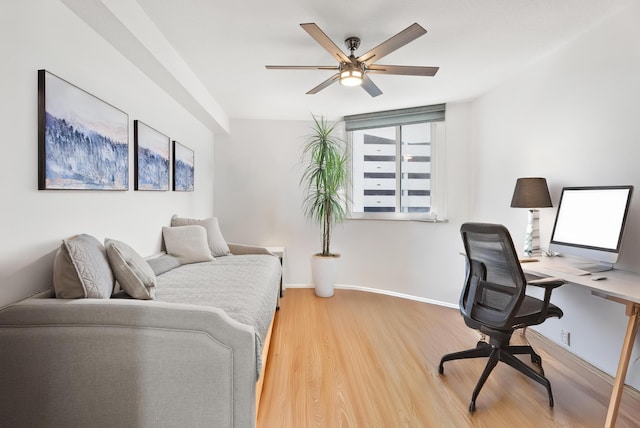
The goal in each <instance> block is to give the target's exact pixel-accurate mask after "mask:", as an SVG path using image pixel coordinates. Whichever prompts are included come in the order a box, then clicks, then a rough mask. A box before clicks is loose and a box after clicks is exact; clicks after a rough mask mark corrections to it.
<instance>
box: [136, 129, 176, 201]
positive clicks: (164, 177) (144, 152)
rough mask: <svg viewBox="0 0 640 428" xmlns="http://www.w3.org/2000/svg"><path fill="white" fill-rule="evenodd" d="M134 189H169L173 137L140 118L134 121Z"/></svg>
mask: <svg viewBox="0 0 640 428" xmlns="http://www.w3.org/2000/svg"><path fill="white" fill-rule="evenodd" d="M133 146H134V153H135V156H134V158H133V170H134V183H133V188H134V190H151V191H168V190H169V169H170V161H171V159H170V152H171V139H170V138H169V137H168V136H166V135H165V134H163V133H162V132H160V131H158V130H156V129H154V128H152V127H151V126H149V125H147V124H145V123H144V122H142V121H140V120H134V121H133Z"/></svg>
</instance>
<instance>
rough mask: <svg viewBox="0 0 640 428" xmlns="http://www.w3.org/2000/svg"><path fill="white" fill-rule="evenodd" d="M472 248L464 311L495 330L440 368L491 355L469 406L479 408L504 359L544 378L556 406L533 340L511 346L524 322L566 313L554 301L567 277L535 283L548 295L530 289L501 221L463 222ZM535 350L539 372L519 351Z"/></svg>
mask: <svg viewBox="0 0 640 428" xmlns="http://www.w3.org/2000/svg"><path fill="white" fill-rule="evenodd" d="M460 234H461V235H462V241H463V243H464V248H465V252H466V260H467V267H466V278H465V283H464V288H463V290H462V294H461V295H460V312H461V313H462V316H463V318H464V321H465V323H466V325H467V326H468V327H470V328H473V329H476V330H480V332H481V333H483V334H485V335H487V336H489V343H487V342H485V341H483V340H481V341H479V342H478V343H477V346H476V347H475V348H472V349H468V350H466V351H460V352H454V353H451V354H447V355H445V356H443V357H442V359H441V360H440V366H439V368H438V371H439V372H440V374H443V373H444V366H443V364H444V362H445V361H451V360H459V359H463V358H480V357H489V360H488V362H487V365H486V367H485V369H484V371H483V372H482V375H481V376H480V379H479V380H478V383H477V385H476V387H475V389H474V390H473V394H472V396H471V404H470V405H469V412H471V413H472V412H474V411H475V408H476V398H477V397H478V394H479V393H480V390H481V389H482V386H483V385H484V383H485V382H486V380H487V378H488V377H489V374H491V371H492V370H493V368H494V367H495V366H496V365H497V364H498V361H503V362H505V363H507V364H508V365H510V366H511V367H513V368H514V369H516V370H518V371H520V372H522V373H524V374H525V375H527V376H528V377H530V378H531V379H533V380H535V381H536V382H538V383H540V384H542V385H543V386H544V387H545V388H546V389H547V392H548V394H549V406H551V407H553V395H552V393H551V384H550V383H549V380H548V379H547V378H546V377H545V376H544V370H543V369H542V358H541V357H540V355H538V354H537V353H536V352H535V351H534V350H533V348H532V347H531V346H529V345H524V346H511V345H509V340H510V339H511V335H512V334H513V332H514V331H515V330H516V329H518V328H523V327H527V326H531V325H537V324H541V323H542V322H544V321H545V320H546V319H547V318H550V317H558V318H561V317H562V315H563V314H562V310H561V309H560V308H558V307H557V306H555V305H552V304H551V303H549V300H550V298H551V291H552V290H553V289H554V288H557V287H559V286H560V285H562V284H563V283H564V281H562V280H557V281H546V282H541V283H540V284H530V285H536V286H540V287H543V288H544V289H545V293H544V301H542V300H539V299H536V298H534V297H530V296H527V295H525V289H526V287H527V281H526V279H525V275H524V273H523V272H522V268H521V267H520V263H519V261H518V257H517V255H516V251H515V249H514V247H513V241H512V240H511V235H509V231H508V230H507V229H506V228H505V227H504V226H502V225H499V224H488V223H465V224H463V225H462V227H461V228H460ZM520 354H529V355H530V356H531V362H532V363H534V364H536V365H537V366H538V368H539V372H538V371H536V370H534V369H533V367H531V366H529V365H527V364H525V363H524V362H522V361H521V360H519V359H518V358H517V357H516V356H515V355H520Z"/></svg>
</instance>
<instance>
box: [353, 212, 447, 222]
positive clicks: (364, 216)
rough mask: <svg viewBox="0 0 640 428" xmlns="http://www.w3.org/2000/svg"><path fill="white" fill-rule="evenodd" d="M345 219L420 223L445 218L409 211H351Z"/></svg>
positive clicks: (443, 219)
mask: <svg viewBox="0 0 640 428" xmlns="http://www.w3.org/2000/svg"><path fill="white" fill-rule="evenodd" d="M347 220H391V221H417V222H421V223H446V222H447V219H446V218H438V217H435V216H434V217H432V216H427V215H416V214H409V213H351V214H350V216H349V217H348V218H347Z"/></svg>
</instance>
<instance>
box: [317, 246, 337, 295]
mask: <svg viewBox="0 0 640 428" xmlns="http://www.w3.org/2000/svg"><path fill="white" fill-rule="evenodd" d="M339 258H340V257H339V256H336V257H323V256H317V255H316V256H313V257H312V258H311V274H312V276H313V285H314V287H315V292H316V296H318V297H331V296H333V289H334V285H335V283H336V277H337V274H338V260H339Z"/></svg>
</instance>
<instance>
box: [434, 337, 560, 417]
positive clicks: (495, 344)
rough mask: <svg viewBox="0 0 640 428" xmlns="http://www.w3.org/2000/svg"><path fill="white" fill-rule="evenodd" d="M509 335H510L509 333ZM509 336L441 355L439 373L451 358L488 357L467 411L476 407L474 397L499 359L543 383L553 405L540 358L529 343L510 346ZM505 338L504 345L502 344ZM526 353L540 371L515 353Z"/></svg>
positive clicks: (549, 387)
mask: <svg viewBox="0 0 640 428" xmlns="http://www.w3.org/2000/svg"><path fill="white" fill-rule="evenodd" d="M509 337H510V335H509ZM509 337H506V338H505V337H501V338H500V339H502V340H498V341H494V340H493V339H492V340H491V342H492V343H491V344H489V343H487V342H484V341H479V342H478V344H477V345H476V347H475V348H472V349H467V350H466V351H459V352H453V353H450V354H447V355H445V356H443V357H442V359H441V360H440V365H439V366H438V372H439V373H440V374H443V373H444V365H443V364H444V363H445V362H446V361H452V360H461V359H467V358H483V357H488V358H489V360H488V361H487V365H486V366H485V368H484V371H483V372H482V375H481V376H480V379H479V380H478V383H477V384H476V387H475V389H474V390H473V394H472V396H471V403H470V404H469V412H470V413H473V412H474V411H475V409H476V398H478V394H480V390H481V389H482V386H483V385H484V383H485V382H486V381H487V379H488V378H489V375H490V374H491V371H492V370H493V369H494V367H495V366H496V365H497V364H498V362H499V361H502V362H504V363H506V364H508V365H509V366H511V367H513V368H514V369H516V370H518V371H519V372H521V373H523V374H524V375H526V376H528V377H529V378H531V379H533V380H535V381H536V382H538V383H539V384H541V385H543V386H544V387H545V388H546V389H547V393H548V394H549V406H550V407H553V394H552V392H551V383H550V382H549V380H548V379H547V378H546V377H545V376H544V369H543V368H542V358H541V357H540V355H538V354H537V353H536V352H535V351H534V350H533V348H532V347H531V346H529V345H517V346H510V345H508V343H509ZM504 339H506V346H505V345H504V343H505V341H504ZM523 354H528V355H530V356H531V362H532V363H534V364H536V365H537V366H538V367H539V369H540V373H538V372H537V371H535V370H534V369H533V368H531V367H530V366H528V365H527V364H525V363H523V362H522V361H520V360H519V359H518V358H517V357H516V355H523Z"/></svg>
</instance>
